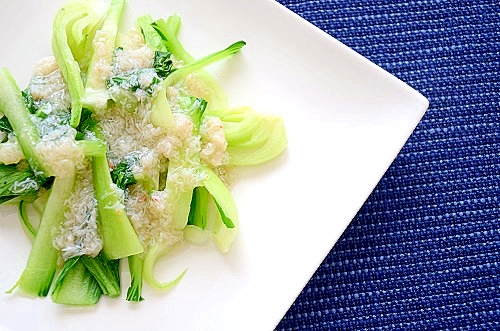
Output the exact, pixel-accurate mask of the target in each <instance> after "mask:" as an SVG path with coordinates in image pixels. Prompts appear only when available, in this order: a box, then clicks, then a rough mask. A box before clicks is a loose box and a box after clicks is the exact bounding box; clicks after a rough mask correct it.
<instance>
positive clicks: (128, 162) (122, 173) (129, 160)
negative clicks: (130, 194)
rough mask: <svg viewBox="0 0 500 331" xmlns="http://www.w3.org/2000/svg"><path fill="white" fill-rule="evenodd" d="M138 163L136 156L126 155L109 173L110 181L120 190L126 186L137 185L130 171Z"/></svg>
mask: <svg viewBox="0 0 500 331" xmlns="http://www.w3.org/2000/svg"><path fill="white" fill-rule="evenodd" d="M138 162H139V158H138V156H137V155H127V156H126V157H125V158H123V159H122V160H121V161H120V162H119V163H118V164H117V165H116V166H115V168H114V169H113V170H112V171H111V179H112V180H113V183H115V184H116V186H118V187H119V188H121V189H122V190H124V189H126V188H127V186H129V185H132V184H135V183H137V180H136V179H135V177H134V173H133V171H132V169H133V168H134V167H135V166H136V165H137V163H138Z"/></svg>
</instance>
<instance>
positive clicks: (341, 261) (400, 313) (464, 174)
mask: <svg viewBox="0 0 500 331" xmlns="http://www.w3.org/2000/svg"><path fill="white" fill-rule="evenodd" d="M279 1H280V2H281V3H282V4H283V5H285V6H286V7H288V8H289V9H291V10H292V11H294V12H296V13H297V14H299V15H301V16H302V17H304V18H305V19H307V20H309V21H310V22H312V23H313V24H315V25H316V26H318V27H319V28H321V29H323V30H324V31H326V32H328V33H329V34H331V35H332V36H334V37H335V38H337V39H338V40H340V41H341V42H343V43H344V44H346V45H348V46H349V47H351V48H353V49H354V50H356V51H357V52H359V53H361V54H362V55H364V56H365V57H367V58H368V59H370V60H371V61H373V62H374V63H376V64H378V65H380V66H381V67H383V68H384V69H386V70H387V71H389V72H391V73H392V74H394V75H395V76H397V77H399V78H401V79H402V80H403V81H405V82H407V83H408V84H409V85H411V86H412V87H414V88H415V89H417V90H419V91H420V92H421V93H422V94H423V95H425V96H426V97H428V99H429V101H430V108H429V110H428V112H427V113H426V114H425V116H424V118H423V119H422V121H421V123H420V124H419V125H418V127H417V129H416V131H415V132H414V134H413V135H412V136H411V138H410V139H409V141H408V142H407V144H406V145H405V147H404V148H403V150H402V151H401V152H400V154H399V156H398V157H397V159H396V160H395V161H394V163H393V164H392V166H391V167H390V169H389V170H388V171H387V173H386V174H385V176H384V177H383V179H382V180H381V182H380V183H379V185H378V186H377V188H376V189H375V191H374V192H373V194H372V195H371V196H370V197H369V199H368V200H367V201H366V203H365V204H364V206H363V207H362V209H361V210H360V211H359V213H358V215H357V216H356V218H355V219H354V220H353V222H352V223H351V225H350V226H349V227H348V229H347V230H346V232H345V233H344V235H343V236H342V237H341V239H340V240H339V242H338V243H337V244H336V246H335V247H334V248H333V249H332V251H331V252H330V254H329V255H328V257H327V258H326V259H325V261H324V262H323V264H322V265H321V267H320V268H319V269H318V270H317V272H316V273H315V275H314V276H313V277H312V279H311V280H310V282H309V283H308V285H307V286H306V287H305V289H304V290H303V291H302V293H301V294H300V296H299V297H298V298H297V300H296V302H295V303H294V304H293V306H292V307H291V308H290V310H289V311H288V313H287V314H286V316H285V317H284V318H283V320H282V321H281V323H280V324H279V325H278V327H277V330H280V331H281V330H283V331H284V330H287V331H288V330H444V329H446V330H500V201H499V195H500V194H499V193H500V106H499V105H500V102H499V94H500V93H499V92H500V78H499V76H500V75H499V71H500V70H499V69H500V61H499V59H500V4H499V2H498V0H488V1H437V0H436V1H432V0H422V1H408V0H403V1H399V0H391V1H373V2H371V1H347V0H346V1H341V0H339V1H334V0H328V1H318V0H279Z"/></svg>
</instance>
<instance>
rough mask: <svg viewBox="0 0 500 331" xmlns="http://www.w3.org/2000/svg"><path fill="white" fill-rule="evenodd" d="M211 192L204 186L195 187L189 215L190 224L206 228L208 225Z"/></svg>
mask: <svg viewBox="0 0 500 331" xmlns="http://www.w3.org/2000/svg"><path fill="white" fill-rule="evenodd" d="M208 198H209V194H208V191H207V189H206V188H204V187H203V186H200V187H195V189H194V190H193V197H192V199H191V208H190V211H189V216H188V222H187V224H188V225H194V226H197V227H199V228H202V229H205V227H206V226H207V206H208Z"/></svg>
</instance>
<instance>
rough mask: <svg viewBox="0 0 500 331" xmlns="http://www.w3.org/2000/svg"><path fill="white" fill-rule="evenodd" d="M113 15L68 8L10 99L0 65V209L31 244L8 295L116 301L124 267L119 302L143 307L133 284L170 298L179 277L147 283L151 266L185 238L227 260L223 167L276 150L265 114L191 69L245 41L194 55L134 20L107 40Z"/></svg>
mask: <svg viewBox="0 0 500 331" xmlns="http://www.w3.org/2000/svg"><path fill="white" fill-rule="evenodd" d="M123 8H124V0H112V1H111V2H110V3H108V2H106V1H104V0H70V1H68V2H67V3H66V4H65V5H64V6H63V7H62V8H61V9H60V10H59V11H58V12H57V14H56V15H55V19H54V21H53V38H52V50H53V56H49V57H47V58H44V59H42V60H41V61H40V62H39V63H38V64H37V66H36V68H35V73H34V75H33V77H32V79H31V81H30V83H29V85H28V86H27V87H26V88H25V89H24V90H20V89H19V87H18V86H17V84H16V82H15V80H14V79H13V77H12V76H11V74H10V72H9V71H8V70H7V69H6V68H1V69H0V112H1V113H2V114H3V117H2V118H0V138H1V143H0V179H1V182H0V203H16V204H18V206H19V216H20V220H21V224H22V226H23V228H24V230H25V232H26V234H27V235H28V237H29V238H30V239H31V240H32V248H31V252H30V255H29V258H28V261H27V263H26V267H25V269H24V271H23V272H22V274H21V276H20V278H19V280H18V281H17V283H16V284H15V285H14V286H13V288H12V289H10V290H9V292H12V291H14V290H15V289H18V290H20V291H21V292H23V293H24V294H28V295H32V296H47V295H50V296H51V298H52V300H53V301H54V302H55V303H60V304H69V305H92V304H95V303H97V302H98V300H99V299H100V297H101V296H102V295H107V296H110V297H118V296H120V289H121V282H120V281H121V277H120V263H121V262H122V261H123V260H124V259H127V260H128V267H129V271H130V275H131V284H130V286H129V288H128V291H127V295H126V298H127V300H129V301H141V300H143V298H142V286H143V280H144V281H145V282H146V283H148V284H149V285H150V286H152V287H153V288H158V289H168V288H171V287H172V286H174V285H175V284H176V283H177V282H178V281H180V279H181V278H182V276H183V274H184V273H182V274H181V275H179V276H178V277H177V278H176V279H174V280H172V281H169V282H161V281H159V280H157V279H156V278H155V277H154V275H153V270H154V266H155V264H156V262H157V260H158V259H159V258H160V257H161V256H162V255H164V254H165V253H167V252H168V251H169V249H170V248H171V247H172V246H173V245H176V244H178V243H181V242H185V241H187V242H195V243H199V242H204V241H206V240H207V239H212V240H213V241H214V242H215V244H216V245H217V247H218V248H219V249H220V250H221V251H222V252H226V251H227V250H229V248H230V246H231V243H232V242H233V240H234V239H235V236H236V233H237V228H238V214H237V210H236V206H235V203H234V201H233V198H232V197H231V194H230V192H229V189H228V186H229V184H230V181H231V174H232V172H233V169H234V168H235V167H237V166H247V165H255V164H260V163H263V162H267V161H269V160H271V159H273V158H275V157H276V156H278V155H279V154H280V153H282V152H283V150H284V149H285V148H286V145H287V140H286V135H285V129H284V126H283V122H282V120H281V119H280V118H279V117H276V116H272V115H268V114H262V113H258V112H255V111H253V110H252V109H251V108H249V107H239V108H230V107H229V106H228V103H227V100H226V97H225V95H224V93H223V91H222V90H221V88H220V87H219V85H218V84H217V82H216V81H215V80H214V78H213V77H212V76H210V75H209V74H208V73H207V72H206V71H204V70H203V68H204V67H206V66H207V65H209V64H212V63H214V62H217V61H221V60H224V59H227V58H228V57H230V56H231V55H233V54H235V53H237V52H239V51H240V49H241V48H242V47H243V46H245V42H243V41H238V42H236V43H234V44H232V45H230V46H229V47H227V48H225V49H223V50H221V51H218V52H215V53H212V54H209V55H207V56H205V57H202V58H200V59H195V58H193V57H192V56H191V55H190V54H189V53H188V52H187V51H186V50H185V49H184V47H183V46H182V44H181V42H180V41H179V39H178V32H179V29H180V25H181V20H180V18H179V16H176V15H174V16H170V17H168V18H167V19H158V20H153V18H152V17H151V16H150V15H145V16H141V17H139V18H138V19H137V22H136V26H134V27H131V28H130V29H128V30H127V31H126V32H120V31H121V30H123V29H120V28H119V22H120V17H121V15H122V11H123ZM27 206H32V207H33V209H34V210H36V211H37V212H38V214H37V215H39V217H38V218H39V219H35V218H36V217H33V214H30V213H29V212H28V209H27ZM29 214H30V215H29Z"/></svg>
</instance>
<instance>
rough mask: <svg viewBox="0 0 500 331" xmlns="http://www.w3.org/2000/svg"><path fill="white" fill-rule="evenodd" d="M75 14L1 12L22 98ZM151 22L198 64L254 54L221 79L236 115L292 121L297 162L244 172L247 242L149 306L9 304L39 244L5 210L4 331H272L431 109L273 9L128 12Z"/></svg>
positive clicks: (0, 58)
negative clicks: (177, 38) (248, 112)
mask: <svg viewBox="0 0 500 331" xmlns="http://www.w3.org/2000/svg"><path fill="white" fill-rule="evenodd" d="M62 3H63V1H61V0H57V1H56V0H52V1H34V0H30V1H5V2H2V4H1V5H0V12H1V13H2V20H0V31H2V32H1V34H0V48H1V49H2V51H1V52H0V66H6V67H8V68H9V69H10V70H11V72H12V73H13V74H14V75H15V77H16V79H17V80H18V82H19V85H20V86H21V87H24V86H25V85H26V84H27V82H28V79H29V76H30V73H31V70H32V68H33V65H34V64H35V62H36V61H37V60H38V59H39V58H40V57H42V56H45V55H48V54H50V38H51V20H52V18H53V15H54V13H55V12H56V10H57V8H59V6H60V5H61V4H62ZM145 13H150V14H152V15H153V17H154V18H159V17H167V16H168V15H170V14H173V13H178V14H180V15H181V17H182V18H183V28H182V32H181V40H183V41H184V44H185V47H186V48H187V49H188V50H190V51H191V52H192V53H193V54H194V55H195V56H202V55H205V54H207V53H209V52H212V51H215V50H218V49H221V48H223V47H225V46H227V45H229V44H230V43H232V42H234V41H237V40H240V39H243V40H245V41H246V42H247V46H246V47H245V48H244V49H243V51H242V53H240V54H238V55H237V56H235V57H234V58H232V59H231V60H229V61H226V62H225V63H223V64H217V65H214V66H213V67H212V68H211V71H212V72H213V73H214V74H216V75H217V77H219V79H220V81H221V83H222V85H223V86H224V87H225V88H226V91H227V94H228V96H229V98H230V103H231V104H232V105H234V106H237V105H250V106H252V107H253V108H255V109H257V110H259V111H263V112H276V113H280V114H282V116H283V118H284V120H285V123H286V127H287V130H288V137H289V148H288V150H287V152H286V153H285V154H284V155H283V156H282V157H280V158H279V159H278V160H275V161H274V162H272V163H270V164H268V165H266V166H261V167H255V168H251V169H245V170H244V171H242V172H241V176H240V178H241V179H240V180H239V181H238V183H237V184H236V185H235V187H234V188H233V192H234V197H235V200H236V203H237V205H238V207H239V213H240V222H241V228H240V230H241V231H240V235H239V237H238V238H237V241H236V242H235V245H234V247H233V249H232V251H231V252H230V253H229V254H226V255H223V254H221V253H219V252H218V251H217V250H216V249H215V248H214V247H213V246H208V247H191V248H188V249H183V250H179V251H177V252H176V255H175V256H172V257H170V258H167V259H165V260H164V261H163V262H162V263H161V264H160V266H159V268H158V270H157V272H158V273H157V274H158V276H159V277H160V278H164V279H168V278H169V277H172V276H173V275H176V274H177V273H178V272H179V271H181V270H183V269H184V268H186V267H187V268H189V270H188V273H187V274H186V276H185V277H184V279H183V281H182V282H181V283H180V284H179V285H178V286H177V287H176V288H175V289H174V290H172V291H170V292H166V293H156V292H154V291H152V290H150V289H149V288H147V286H146V289H145V290H144V296H145V297H146V301H144V302H142V303H140V304H133V303H129V302H126V301H125V299H124V294H122V297H121V298H120V299H118V300H113V299H109V298H102V299H101V301H100V302H99V304H98V305H97V306H96V307H93V308H67V307H62V306H57V305H55V304H52V302H51V301H50V299H49V298H45V299H30V298H26V297H22V296H20V295H18V294H14V295H6V294H4V291H5V290H7V289H8V288H9V287H10V286H11V285H12V284H14V283H15V281H16V280H17V278H18V276H19V275H20V273H21V271H22V270H23V267H24V264H25V261H26V258H27V256H28V253H29V249H30V244H29V242H28V240H27V239H26V237H25V235H24V233H23V231H22V230H21V227H20V226H19V223H18V221H17V217H16V213H15V208H6V209H5V208H4V209H1V213H2V214H1V215H2V216H1V218H0V266H1V268H0V291H1V294H0V329H1V328H2V326H3V328H7V329H12V330H27V329H36V330H62V329H71V330H73V331H76V330H92V329H93V330H111V329H121V330H123V329H134V330H137V329H142V330H160V329H161V330H218V331H221V330H271V329H273V328H274V327H275V326H276V324H277V323H278V322H279V321H280V319H281V318H282V316H283V315H284V314H285V313H286V311H287V309H288V308H289V306H290V305H291V304H292V303H293V301H294V299H295V298H296V297H297V295H298V294H299V293H300V291H301V289H302V288H303V287H304V285H305V284H306V283H307V281H308V280H309V278H310V277H311V276H312V274H313V273H314V271H315V270H316V269H317V267H318V266H319V265H320V263H321V261H322V260H323V259H324V257H325V256H326V255H327V254H328V252H329V251H330V249H331V248H332V246H333V245H334V244H335V242H336V241H337V239H338V238H339V237H340V235H341V234H342V232H343V231H344V229H345V228H346V227H347V225H348V224H349V222H350V221H351V219H352V218H353V217H354V216H355V214H356V212H357V211H358V210H359V208H360V207H361V206H362V204H363V202H364V201H365V200H366V198H367V197H368V195H369V194H370V192H371V191H372V190H373V188H374V187H375V185H376V184H377V182H378V181H379V180H380V178H381V177H382V175H383V174H384V172H385V171H386V169H387V168H388V167H389V165H390V163H391V162H392V161H393V159H394V158H395V157H396V155H397V153H398V152H399V150H400V149H401V147H402V146H403V144H404V143H405V141H406V140H407V138H408V137H409V135H410V134H411V132H412V131H413V129H414V128H415V126H416V125H417V123H418V121H419V120H420V118H421V117H422V115H423V113H424V112H425V110H426V109H427V106H428V101H427V100H426V99H425V98H424V97H423V96H422V95H420V94H419V93H418V92H416V91H415V90H413V89H411V88H410V87H408V86H407V85H405V84H404V83H403V82H401V81H399V80H398V79H396V78H395V77H393V76H391V75H390V74H388V73H387V72H385V71H383V70H382V69H380V68H379V67H377V66H375V65H374V64H372V63H370V62H369V61H367V60H366V59H364V58H363V57H361V56H360V55H358V54H357V53H355V52H353V51H352V50H350V49H349V48H347V47H346V46H344V45H342V44H341V43H339V42H338V41H336V40H335V39H333V38H331V37H330V36H328V35H327V34H325V33H323V32H321V31H320V30H319V29H317V28H315V27H313V26H312V25H311V24H309V23H307V22H306V21H304V20H303V19H301V18H299V17H298V16H297V15H295V14H293V13H291V12H290V11H288V10H286V9H285V8H284V7H282V6H281V5H279V4H277V3H275V2H273V1H270V0H253V1H246V0H190V1H186V0H170V1H160V0H156V1H154V0H149V1H139V0H130V1H129V3H128V5H127V7H126V17H127V18H128V19H131V18H134V17H138V16H140V15H142V14H145ZM126 282H127V281H126V280H125V282H124V283H125V284H124V288H125V289H126V286H127V284H126Z"/></svg>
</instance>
